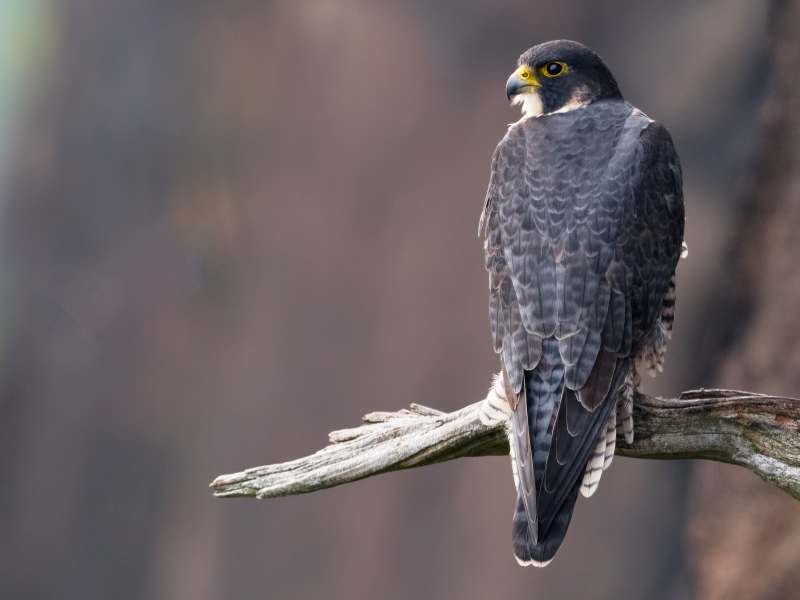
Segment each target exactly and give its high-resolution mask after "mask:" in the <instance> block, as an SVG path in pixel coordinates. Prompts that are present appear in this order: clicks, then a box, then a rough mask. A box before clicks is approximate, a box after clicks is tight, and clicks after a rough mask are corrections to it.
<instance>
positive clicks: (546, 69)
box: [542, 61, 569, 77]
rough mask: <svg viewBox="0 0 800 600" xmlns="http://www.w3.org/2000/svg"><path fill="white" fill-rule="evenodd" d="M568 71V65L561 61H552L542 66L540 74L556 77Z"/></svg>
mask: <svg viewBox="0 0 800 600" xmlns="http://www.w3.org/2000/svg"><path fill="white" fill-rule="evenodd" d="M568 71H569V67H567V65H565V64H564V63H562V62H558V61H553V62H549V63H547V64H546V65H545V66H543V67H542V75H544V76H545V77H558V76H559V75H563V74H564V73H566V72H568Z"/></svg>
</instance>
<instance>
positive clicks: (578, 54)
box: [506, 40, 622, 117]
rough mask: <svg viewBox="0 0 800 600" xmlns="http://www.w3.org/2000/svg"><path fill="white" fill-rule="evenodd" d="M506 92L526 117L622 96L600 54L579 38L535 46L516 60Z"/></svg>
mask: <svg viewBox="0 0 800 600" xmlns="http://www.w3.org/2000/svg"><path fill="white" fill-rule="evenodd" d="M517 67H518V68H517V70H516V71H514V73H513V74H512V75H511V77H509V79H508V83H507V84H506V95H507V96H508V99H509V100H512V102H513V103H514V104H520V105H521V106H522V114H523V116H525V117H538V116H540V115H547V114H551V113H556V112H567V111H569V110H575V109H577V108H582V107H584V106H587V105H589V104H591V103H592V102H595V101H596V100H602V99H619V100H621V99H622V94H621V93H620V91H619V87H618V86H617V81H616V80H615V79H614V76H613V75H612V74H611V71H610V70H609V69H608V67H607V66H606V64H605V63H604V62H603V59H601V58H600V57H599V56H598V55H597V54H595V53H594V52H592V51H591V50H589V49H588V48H587V47H586V46H584V45H582V44H579V43H578V42H570V41H567V40H557V41H554V42H546V43H544V44H539V45H538V46H534V47H533V48H531V49H530V50H528V51H527V52H525V53H524V54H523V55H522V56H520V57H519V60H518V61H517Z"/></svg>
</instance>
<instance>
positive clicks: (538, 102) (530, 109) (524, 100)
mask: <svg viewBox="0 0 800 600" xmlns="http://www.w3.org/2000/svg"><path fill="white" fill-rule="evenodd" d="M511 104H513V105H515V106H521V107H522V118H523V119H529V118H535V117H541V116H545V113H544V105H543V104H542V99H541V98H540V97H539V92H537V91H536V89H535V88H531V89H530V90H528V91H527V92H525V93H524V94H519V95H518V96H514V99H513V100H512V101H511ZM589 104H590V102H588V101H586V100H580V99H579V96H578V94H575V95H573V96H572V98H571V99H570V101H569V102H567V103H566V104H565V105H564V106H562V107H561V108H559V109H558V110H554V111H553V112H549V113H547V114H548V115H554V114H557V113H565V112H570V111H571V110H577V109H579V108H583V107H584V106H589Z"/></svg>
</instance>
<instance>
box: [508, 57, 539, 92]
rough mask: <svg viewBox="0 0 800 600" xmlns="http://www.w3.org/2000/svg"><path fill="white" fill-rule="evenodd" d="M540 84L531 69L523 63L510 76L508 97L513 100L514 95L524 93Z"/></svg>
mask: <svg viewBox="0 0 800 600" xmlns="http://www.w3.org/2000/svg"><path fill="white" fill-rule="evenodd" d="M537 85H539V84H538V83H537V82H536V79H534V78H533V76H532V74H531V71H530V69H529V68H528V67H527V66H525V65H523V66H521V67H520V68H519V69H517V70H516V71H514V73H512V74H511V77H509V78H508V82H507V83H506V97H507V98H508V99H509V100H511V99H512V98H513V97H514V96H518V95H519V94H524V93H525V92H527V91H528V90H529V89H531V88H532V87H536V86H537Z"/></svg>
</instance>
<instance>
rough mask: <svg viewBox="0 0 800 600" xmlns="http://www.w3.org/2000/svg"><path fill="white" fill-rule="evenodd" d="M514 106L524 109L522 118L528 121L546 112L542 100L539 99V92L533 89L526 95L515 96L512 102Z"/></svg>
mask: <svg viewBox="0 0 800 600" xmlns="http://www.w3.org/2000/svg"><path fill="white" fill-rule="evenodd" d="M511 104H513V105H514V106H521V107H522V118H523V119H528V118H532V117H540V116H542V113H543V112H544V105H543V104H542V99H541V98H540V97H539V92H537V91H536V90H535V89H534V88H531V89H530V90H528V91H527V92H525V93H524V94H519V95H517V96H514V99H513V100H512V101H511Z"/></svg>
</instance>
